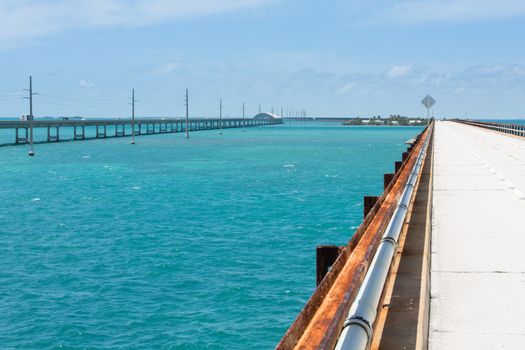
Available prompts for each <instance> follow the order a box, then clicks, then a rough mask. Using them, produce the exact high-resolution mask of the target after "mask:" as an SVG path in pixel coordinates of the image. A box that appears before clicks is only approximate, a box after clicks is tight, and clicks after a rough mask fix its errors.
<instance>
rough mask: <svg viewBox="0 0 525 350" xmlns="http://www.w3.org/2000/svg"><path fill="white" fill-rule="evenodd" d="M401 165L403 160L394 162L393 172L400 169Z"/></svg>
mask: <svg viewBox="0 0 525 350" xmlns="http://www.w3.org/2000/svg"><path fill="white" fill-rule="evenodd" d="M401 165H403V162H395V172H396V174H397V172H398V171H399V170H400V169H401Z"/></svg>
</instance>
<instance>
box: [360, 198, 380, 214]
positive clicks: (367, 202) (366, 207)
mask: <svg viewBox="0 0 525 350" xmlns="http://www.w3.org/2000/svg"><path fill="white" fill-rule="evenodd" d="M378 199H379V197H378V196H364V197H363V218H366V216H367V215H368V213H370V210H372V208H373V207H374V205H375V204H376V203H377V200H378Z"/></svg>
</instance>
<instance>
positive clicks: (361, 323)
mask: <svg viewBox="0 0 525 350" xmlns="http://www.w3.org/2000/svg"><path fill="white" fill-rule="evenodd" d="M352 325H355V326H358V327H361V328H363V329H364V330H365V332H366V336H367V338H368V341H367V343H370V339H371V338H372V326H371V325H370V322H368V321H367V320H365V319H364V318H362V317H360V316H352V317H350V318H347V319H346V320H345V323H344V325H343V329H345V328H346V327H350V326H352Z"/></svg>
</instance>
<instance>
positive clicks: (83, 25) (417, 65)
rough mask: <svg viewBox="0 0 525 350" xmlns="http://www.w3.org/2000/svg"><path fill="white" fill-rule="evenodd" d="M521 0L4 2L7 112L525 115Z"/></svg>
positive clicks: (2, 71)
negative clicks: (28, 91) (29, 96)
mask: <svg viewBox="0 0 525 350" xmlns="http://www.w3.org/2000/svg"><path fill="white" fill-rule="evenodd" d="M524 36H525V1H522V0H499V1H495V0H494V1H489V0H454V1H453V0H440V1H438V0H426V1H422V0H391V1H386V0H347V1H344V0H323V1H309V0H301V1H299V0H288V1H286V0H222V1H221V0H215V1H213V0H193V1H185V0H171V1H168V0H149V1H147V0H134V1H125V0H91V1H80V0H54V1H45V0H18V1H5V0H0V67H1V68H0V116H2V117H8V116H18V115H20V114H25V113H27V101H26V100H23V99H22V98H21V97H22V95H23V93H24V92H23V91H22V90H21V89H23V88H26V87H27V86H26V85H27V80H28V76H29V75H30V74H31V75H33V79H34V89H35V91H37V92H39V93H40V95H37V96H35V102H34V106H35V107H34V108H35V115H36V116H37V117H38V116H44V115H53V116H54V115H82V116H93V117H102V116H110V117H118V116H122V117H125V116H129V113H130V107H129V105H128V102H129V95H130V90H131V88H135V89H136V98H137V99H138V100H139V102H138V103H137V107H136V110H137V115H138V116H140V117H151V116H166V117H172V116H181V115H182V113H183V111H184V107H183V103H182V102H183V101H182V96H183V93H184V89H185V88H186V87H188V88H189V89H190V112H191V114H192V115H193V116H208V117H211V116H216V115H217V114H218V105H219V98H223V101H224V102H223V104H224V114H225V115H226V116H231V117H235V116H239V115H240V113H241V108H242V102H246V106H247V111H248V113H249V114H254V113H255V112H257V110H258V106H259V104H261V105H262V109H263V110H270V109H271V106H272V105H273V106H274V109H275V111H280V108H281V106H282V107H283V108H284V110H285V111H287V110H288V109H294V110H296V109H306V110H307V112H308V114H309V115H316V116H341V117H346V116H358V115H359V116H372V115H378V114H380V115H383V116H385V115H389V114H391V113H395V114H403V115H410V116H418V115H424V114H425V109H424V107H423V106H422V105H421V104H420V102H419V101H420V100H421V99H422V98H423V97H424V96H425V95H426V94H427V93H429V94H431V95H432V96H433V97H434V98H435V99H436V100H437V103H436V105H435V108H434V113H435V115H436V116H439V117H443V116H463V115H464V113H465V112H467V116H468V117H471V118H524V117H525V45H523V40H524V39H523V37H524Z"/></svg>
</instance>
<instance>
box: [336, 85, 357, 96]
mask: <svg viewBox="0 0 525 350" xmlns="http://www.w3.org/2000/svg"><path fill="white" fill-rule="evenodd" d="M353 88H354V84H345V85H343V86H341V87H340V88H338V89H337V90H336V91H335V93H336V94H344V93H347V92H348V91H350V90H352V89H353Z"/></svg>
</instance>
